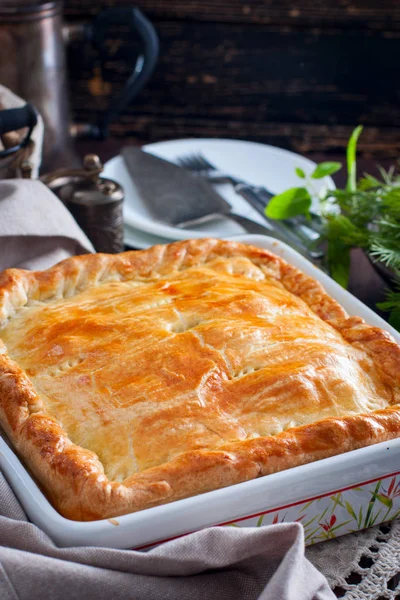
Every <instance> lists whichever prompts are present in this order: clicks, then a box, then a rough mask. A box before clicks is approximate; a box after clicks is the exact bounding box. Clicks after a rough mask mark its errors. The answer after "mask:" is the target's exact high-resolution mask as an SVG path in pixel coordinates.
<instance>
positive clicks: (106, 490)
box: [0, 240, 400, 520]
mask: <svg viewBox="0 0 400 600" xmlns="http://www.w3.org/2000/svg"><path fill="white" fill-rule="evenodd" d="M235 257H237V258H238V260H237V261H236V262H235V264H234V268H235V269H237V273H236V272H235V273H233V276H234V277H235V276H239V277H240V276H241V269H242V267H243V269H245V271H246V273H247V276H250V275H251V276H253V275H252V273H251V272H250V271H251V268H252V267H251V265H254V266H255V267H256V268H257V269H258V270H259V271H257V272H256V273H255V275H254V276H255V277H258V276H259V273H263V274H264V275H265V276H266V277H267V278H268V280H269V281H270V282H272V283H273V284H274V285H276V286H277V287H278V288H279V287H281V288H282V289H284V290H287V291H288V292H290V293H291V294H293V295H294V296H296V297H297V298H300V299H301V300H302V301H304V302H305V303H306V305H308V306H309V307H310V308H311V309H312V311H313V313H315V314H316V315H317V316H318V317H319V318H320V319H322V321H324V322H326V323H328V324H329V325H330V326H331V327H332V328H333V329H334V330H335V331H336V332H339V334H340V336H341V339H342V340H345V341H346V342H348V343H349V344H350V345H351V347H352V348H354V349H356V350H355V351H352V352H357V351H358V350H360V351H361V354H360V357H361V358H360V364H362V365H364V363H365V365H366V367H365V368H366V373H367V374H368V376H369V377H371V381H372V380H373V384H374V386H375V387H374V390H375V391H374V394H375V396H377V394H378V396H379V398H381V396H380V395H379V394H381V395H382V398H386V399H387V397H388V399H387V401H386V400H385V402H386V405H387V408H384V409H383V410H382V409H378V410H374V409H373V408H372V409H371V408H370V407H369V408H368V413H367V414H354V410H351V411H350V414H347V415H345V416H339V417H335V416H330V417H328V418H321V420H317V421H316V422H312V423H307V424H305V425H300V426H295V427H291V425H290V423H289V424H288V425H287V426H286V428H285V429H286V430H285V429H284V430H282V429H280V430H279V431H280V433H277V435H261V436H260V437H253V439H245V437H246V436H244V437H243V436H242V437H240V436H239V437H237V438H236V439H237V440H239V441H229V439H232V435H231V437H230V438H229V436H227V437H225V438H224V437H223V436H221V443H220V444H219V445H218V446H216V445H215V444H214V447H213V448H211V449H208V448H201V447H199V449H194V450H190V449H189V450H188V451H183V452H181V453H175V455H174V456H172V458H171V459H169V460H168V461H167V462H164V463H163V464H157V465H156V466H153V467H150V468H146V469H144V470H142V471H141V472H137V473H135V474H133V475H128V476H127V477H125V478H124V480H123V481H122V482H117V481H110V480H109V479H108V478H107V476H106V475H105V473H104V468H103V464H102V462H100V460H99V458H98V456H97V455H96V454H95V453H94V452H91V451H90V450H85V449H84V448H83V447H81V446H80V445H75V444H73V443H72V441H71V440H70V439H69V438H68V436H67V434H66V432H65V430H64V429H63V427H62V426H61V425H60V423H59V422H58V421H57V419H55V418H53V417H51V416H50V414H48V412H47V411H46V403H45V402H44V401H43V398H42V397H41V395H40V394H38V393H37V391H36V389H35V386H34V384H33V383H32V380H31V378H30V377H29V376H28V374H27V372H26V371H24V369H22V368H21V367H20V366H19V364H18V362H15V361H14V360H12V359H11V357H10V356H9V355H8V353H7V350H6V347H5V345H4V344H3V342H2V341H1V339H0V423H1V424H2V426H3V427H4V429H5V431H6V433H7V434H8V435H9V437H10V439H11V441H12V442H13V444H14V445H15V447H16V449H17V450H18V452H19V453H20V455H21V456H22V457H23V458H24V460H25V461H26V462H27V464H28V466H29V467H30V468H31V469H32V471H33V473H34V474H35V476H36V477H37V478H38V480H39V481H40V482H41V484H42V485H43V487H44V488H45V490H46V493H47V494H48V496H49V498H50V500H51V501H52V502H53V504H54V505H55V506H56V508H57V509H58V510H59V511H60V512H61V513H62V514H63V515H64V516H66V517H68V518H72V519H76V520H91V519H99V518H106V517H112V516H117V515H121V514H125V513H128V512H133V511H136V510H141V509H143V508H147V507H151V506H155V505H157V504H162V503H165V502H171V501H173V500H176V499H179V498H184V497H187V496H191V495H194V494H198V493H201V492H205V491H209V490H213V489H216V488H220V487H224V486H228V485H232V484H234V483H238V482H241V481H246V480H249V479H252V478H254V477H258V476H261V475H266V474H269V473H273V472H276V471H279V470H283V469H287V468H290V467H294V466H296V465H300V464H304V463H307V462H310V461H313V460H319V459H322V458H325V457H328V456H332V455H335V454H339V453H341V452H347V451H349V450H352V449H355V448H359V447H362V446H367V445H370V444H374V443H377V442H380V441H386V440H388V439H392V438H395V437H398V436H399V435H400V406H399V404H398V403H399V401H400V347H399V345H398V344H397V343H396V342H395V340H394V339H393V338H392V336H390V335H389V334H388V333H386V332H384V331H382V330H380V329H379V328H376V327H371V326H369V325H367V324H366V323H365V322H364V321H363V320H362V319H360V318H358V317H348V316H347V314H346V312H345V311H344V309H343V308H342V307H341V306H339V304H338V303H337V302H336V301H335V300H333V299H332V298H331V297H330V296H329V295H328V294H327V293H326V292H325V291H324V289H323V288H322V286H321V285H320V284H319V283H318V282H317V281H315V280H314V279H312V278H311V277H308V276H307V275H305V274H303V273H301V272H300V271H298V270H297V269H296V268H294V267H293V266H291V265H288V264H287V263H286V262H285V261H284V260H282V259H281V258H279V257H277V256H275V255H274V254H272V253H270V252H268V251H266V250H263V249H260V248H255V247H252V246H247V245H243V244H239V243H234V242H225V241H221V240H189V241H185V242H178V243H174V244H170V245H168V246H155V247H153V248H150V249H149V250H145V251H140V252H127V253H123V254H121V255H116V256H108V255H101V254H97V255H85V256H80V257H74V258H71V259H68V260H66V261H63V262H62V263H59V264H58V265H56V266H55V267H53V268H51V269H49V270H47V271H43V272H34V273H31V272H27V271H22V270H17V269H9V270H8V271H5V272H4V273H3V274H1V275H0V337H1V329H2V328H4V330H5V329H6V327H7V323H11V322H12V320H13V318H14V317H15V316H16V315H19V314H20V311H21V310H22V309H24V307H27V306H35V305H36V304H41V305H42V304H45V305H46V306H47V305H48V306H51V305H52V303H54V302H57V301H59V300H62V299H68V298H72V297H73V296H74V294H77V293H78V292H84V291H85V290H89V289H91V288H92V287H93V286H101V285H102V284H106V283H109V282H112V281H139V282H140V281H142V282H146V281H148V280H150V279H151V280H152V281H156V280H157V279H160V280H161V279H163V278H166V277H168V276H170V275H171V274H177V273H178V274H179V273H181V272H185V271H186V270H188V269H190V268H191V267H202V266H204V265H207V264H209V263H211V262H212V261H214V262H213V264H214V265H217V266H216V267H215V268H218V269H225V268H228V267H229V268H232V264H233V263H232V262H229V261H228V262H226V259H232V258H235ZM219 259H221V260H222V262H221V264H219V263H218V260H219ZM239 259H245V260H246V261H247V263H246V264H245V265H242V264H241V262H240V260H239ZM215 261H217V262H215ZM223 261H225V262H223ZM249 265H250V266H249ZM249 269H250V271H249ZM221 272H222V271H221ZM249 273H250V275H249ZM230 275H231V274H230ZM221 277H222V276H221ZM251 293H252V292H251ZM247 302H248V299H247ZM204 339H206V338H204ZM204 339H203V342H204ZM191 340H192V341H191V344H192V346H190V349H191V351H193V348H194V346H193V344H195V343H197V342H196V341H193V339H192V338H191ZM186 344H187V343H186ZM206 347H207V345H206V344H205V345H204V348H206ZM210 347H211V346H210ZM184 348H185V351H187V349H188V348H189V346H187V345H185V346H184ZM204 352H207V350H204ZM209 352H210V353H212V352H213V348H211V350H209ZM357 356H358V355H357ZM368 357H369V358H368ZM370 359H372V361H373V366H371V364H372V363H371V360H370ZM368 361H370V362H368ZM221 369H222V367H221ZM166 371H168V369H166ZM168 373H169V375H168V376H170V377H173V375H174V376H176V373H173V375H171V374H170V373H172V371H171V372H170V371H168ZM226 373H227V372H226ZM226 373H225V374H224V373H222V375H223V377H225V378H227V377H228V375H227V374H226ZM231 375H232V373H230V375H229V376H231ZM172 381H175V380H173V379H171V382H172ZM269 381H270V382H272V384H273V380H272V379H270V380H269ZM178 383H179V382H178ZM272 384H271V385H272ZM218 385H219V383H218V382H211V383H210V390H211V392H210V393H211V394H214V395H215V397H217V396H218V394H220V395H221V392H220V390H219V388H218ZM290 385H292V386H293V385H294V383H293V382H292V383H291V384H290ZM296 385H297V383H296ZM213 386H214V387H213ZM227 386H228V388H227V389H228V391H229V394H231V395H230V396H229V395H227V394H228V392H226V390H225V391H224V395H223V396H221V397H222V398H223V402H227V398H228V399H230V398H231V397H232V394H233V393H234V391H232V390H233V387H232V383H231V382H229V381H228V383H227ZM229 386H230V387H229ZM237 389H242V388H237ZM291 389H292V390H294V391H296V388H295V387H292V388H291ZM376 390H378V391H377V392H376ZM303 391H304V390H302V389H299V393H300V394H301V393H303ZM378 392H379V393H378ZM292 395H293V391H292ZM375 396H374V398H375ZM299 397H300V396H299ZM371 406H372V407H374V406H375V405H374V404H372V405H371ZM376 406H380V405H379V404H377V405H376ZM335 410H336V408H335ZM176 414H177V413H175V416H176ZM243 414H245V413H243ZM246 414H247V413H246ZM337 414H339V415H340V411H339V412H338V413H337ZM194 418H195V415H194ZM246 418H247V417H246ZM148 426H149V427H151V422H150V421H148ZM232 427H233V429H234V428H235V427H236V424H235V425H232ZM235 431H236V430H235ZM218 435H220V434H218ZM226 440H228V441H226Z"/></svg>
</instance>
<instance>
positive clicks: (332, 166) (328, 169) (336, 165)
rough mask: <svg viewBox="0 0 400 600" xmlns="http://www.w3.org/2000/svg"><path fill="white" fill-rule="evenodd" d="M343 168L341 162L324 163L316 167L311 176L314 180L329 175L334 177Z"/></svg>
mask: <svg viewBox="0 0 400 600" xmlns="http://www.w3.org/2000/svg"><path fill="white" fill-rule="evenodd" d="M341 168H342V163H340V162H323V163H320V164H319V165H317V166H316V167H315V170H314V172H313V173H312V174H311V177H312V179H322V178H323V177H327V175H333V173H337V171H340V169H341Z"/></svg>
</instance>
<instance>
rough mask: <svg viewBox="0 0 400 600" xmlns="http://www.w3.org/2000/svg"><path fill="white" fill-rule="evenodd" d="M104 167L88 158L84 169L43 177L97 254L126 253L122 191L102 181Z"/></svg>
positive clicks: (68, 170) (108, 180) (103, 178)
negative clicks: (123, 251) (101, 174)
mask: <svg viewBox="0 0 400 600" xmlns="http://www.w3.org/2000/svg"><path fill="white" fill-rule="evenodd" d="M102 170H103V165H102V164H101V161H100V159H99V157H98V156H96V155H95V154H87V155H86V156H85V158H84V159H83V168H81V169H58V170H57V171H53V172H52V173H46V175H43V176H42V177H41V181H42V182H43V183H45V184H46V185H47V186H48V187H49V188H50V189H51V190H52V191H53V192H54V193H55V194H56V195H57V196H58V197H59V198H60V200H61V201H62V202H63V203H64V204H65V206H66V207H67V208H68V210H69V211H70V212H71V213H72V216H73V217H74V218H75V220H76V222H77V223H78V225H79V226H80V227H81V228H82V229H83V231H84V232H85V233H86V235H87V236H88V238H89V239H90V241H91V242H92V244H93V246H94V247H95V249H96V251H97V252H107V253H116V252H121V251H122V250H123V249H124V241H123V237H124V224H123V214H122V204H123V200H124V190H123V188H122V187H121V186H120V185H119V183H117V182H116V181H113V180H112V179H106V178H105V177H100V173H101V172H102Z"/></svg>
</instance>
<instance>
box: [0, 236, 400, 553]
mask: <svg viewBox="0 0 400 600" xmlns="http://www.w3.org/2000/svg"><path fill="white" fill-rule="evenodd" d="M235 239H239V240H240V241H242V242H245V243H251V244H254V245H257V246H260V247H262V248H267V249H268V250H271V251H273V252H275V253H276V254H279V255H280V256H282V257H283V258H285V259H286V260H287V261H288V262H290V263H291V264H293V265H295V266H297V267H298V268H300V269H301V270H302V271H304V272H306V273H308V274H310V275H311V276H312V277H314V278H316V279H318V280H319V281H320V282H321V283H322V284H323V285H324V287H325V288H326V290H327V291H328V292H329V293H330V294H331V295H332V296H333V297H335V298H336V299H337V300H338V301H339V302H340V303H341V304H342V306H344V307H345V308H346V310H347V311H348V312H349V313H350V314H355V315H359V316H361V317H363V318H365V319H366V320H367V321H368V322H369V323H371V324H373V325H376V326H378V327H382V328H384V329H386V330H387V331H390V332H391V333H392V334H393V335H394V337H395V338H396V339H397V340H399V341H400V335H399V333H398V332H396V331H395V330H394V329H393V328H391V327H390V326H389V325H388V324H387V323H386V322H385V321H383V320H382V319H381V318H380V317H379V316H378V315H376V314H375V313H374V312H373V311H371V310H370V309H369V308H367V307H366V306H365V305H364V304H363V303H362V302H360V301H359V300H357V299H356V298H354V297H353V296H352V295H351V294H349V293H348V292H346V291H345V290H343V289H342V288H341V287H340V286H339V285H338V284H337V283H335V282H334V281H333V280H332V279H331V278H330V277H328V276H327V275H326V274H325V273H323V272H322V271H321V270H320V269H318V268H316V267H315V266H314V265H312V264H311V263H310V262H309V261H307V260H306V259H305V258H303V257H302V256H301V255H300V254H298V253H297V252H295V251H294V250H292V249H291V248H289V247H288V246H287V245H285V244H283V243H281V242H278V241H276V240H274V239H272V238H268V237H265V236H254V235H247V236H241V237H240V238H235ZM0 469H1V470H2V471H3V473H4V474H5V476H6V478H7V480H8V481H9V483H10V485H11V486H12V488H13V490H14V492H15V494H16V495H17V497H18V498H19V500H20V502H21V504H22V505H23V507H24V509H25V511H26V513H27V514H28V516H29V518H30V519H31V521H32V522H33V523H35V524H37V525H38V526H39V527H40V528H41V529H43V531H45V532H46V533H47V534H48V535H49V536H50V537H52V538H53V539H54V541H55V542H56V543H57V544H59V545H60V546H72V545H73V546H76V545H96V546H109V547H115V548H145V547H149V546H151V545H153V544H156V543H159V542H161V541H165V540H168V539H171V538H174V537H177V536H181V535H184V534H186V533H189V532H191V531H195V530H198V529H202V528H204V527H208V526H211V525H236V526H264V525H267V524H269V523H273V522H282V521H289V520H290V521H296V520H297V521H300V522H301V523H302V524H303V526H304V529H305V537H306V543H315V542H319V541H322V540H324V539H329V538H332V537H335V536H338V535H342V534H344V533H348V532H349V531H355V530H358V529H363V528H365V527H368V526H370V525H372V524H377V523H380V522H383V521H387V520H390V519H393V518H395V517H396V516H398V515H399V514H400V438H399V439H397V440H393V441H390V442H385V443H381V444H377V445H375V446H370V447H368V448H362V449H360V450H355V451H353V452H348V453H346V454H342V455H339V456H335V457H332V458H328V459H324V460H321V461H318V462H314V463H311V464H308V465H303V466H300V467H296V468H293V469H289V470H287V471H283V472H281V473H276V474H273V475H268V476H266V477H262V478H259V479H255V480H253V481H247V482H245V483H241V484H238V485H234V486H230V487H228V488H224V489H221V490H215V491H213V492H209V493H207V494H201V495H198V496H195V497H193V498H187V499H185V500H180V501H177V502H173V503H171V504H167V505H165V506H159V507H155V508H151V509H148V510H143V511H140V512H137V513H133V514H129V515H124V516H122V517H117V518H116V519H104V520H101V521H94V522H88V523H81V522H76V521H71V520H68V519H64V518H63V517H62V516H60V515H59V514H58V513H57V512H56V511H55V510H54V508H53V507H52V506H51V505H50V504H49V502H48V501H47V499H46V497H45V496H44V495H43V493H42V492H41V491H40V489H39V487H38V486H37V485H36V483H35V481H34V480H33V478H32V477H31V476H30V475H29V473H28V472H27V470H26V469H25V467H24V466H23V465H22V463H21V462H20V460H19V459H18V458H17V456H16V455H15V453H14V452H13V451H12V450H11V449H10V447H9V446H8V445H7V443H6V442H5V440H4V439H2V438H1V437H0Z"/></svg>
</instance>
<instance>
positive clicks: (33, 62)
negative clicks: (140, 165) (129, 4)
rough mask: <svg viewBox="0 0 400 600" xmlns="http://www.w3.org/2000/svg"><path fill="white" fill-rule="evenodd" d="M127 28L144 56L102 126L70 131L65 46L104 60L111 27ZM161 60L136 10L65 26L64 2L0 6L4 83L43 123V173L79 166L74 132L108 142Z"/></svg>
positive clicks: (16, 1)
mask: <svg viewBox="0 0 400 600" xmlns="http://www.w3.org/2000/svg"><path fill="white" fill-rule="evenodd" d="M119 25H121V26H123V27H126V26H127V25H128V26H130V27H131V29H132V34H133V35H137V36H139V38H140V41H141V47H142V50H141V53H140V55H139V56H138V57H137V59H136V63H135V66H134V70H133V72H132V75H131V76H130V77H129V79H128V81H127V82H126V84H125V87H124V88H123V90H122V91H121V92H120V93H119V94H118V95H117V96H116V97H114V98H112V99H111V102H110V105H109V108H108V110H107V111H106V113H105V114H103V115H102V118H101V119H100V122H98V123H89V124H80V125H79V126H76V127H74V128H71V126H70V120H69V103H68V86H67V73H66V61H65V44H66V43H67V42H68V40H71V39H73V40H74V41H77V40H81V41H82V42H90V43H91V44H93V46H94V47H95V48H96V49H97V50H98V51H99V54H100V57H101V58H102V57H104V54H105V52H104V42H105V40H106V37H107V31H108V30H109V28H110V27H115V26H119ZM157 58H158V38H157V34H156V32H155V30H154V28H153V26H152V25H151V23H150V22H149V21H148V20H147V19H146V17H145V16H144V15H143V13H142V12H141V11H140V10H139V9H137V8H115V9H108V10H105V11H103V12H100V13H99V15H98V16H97V17H96V18H95V19H94V21H93V22H92V23H91V24H89V25H87V24H78V25H77V24H74V25H73V26H71V27H68V26H65V25H63V21H62V1H61V0H51V1H45V0H0V83H1V84H3V85H5V86H6V87H7V88H9V89H11V90H12V91H13V92H14V93H16V94H17V95H18V96H20V97H21V98H23V99H24V100H26V101H27V102H30V103H31V104H33V105H34V106H35V107H36V108H37V110H38V111H39V112H40V114H41V115H42V117H43V121H44V126H45V133H44V147H43V160H42V172H46V171H50V170H53V169H57V168H60V167H68V166H73V165H74V164H76V157H75V154H74V150H73V142H72V138H71V131H72V130H73V129H74V130H75V131H81V132H82V131H83V132H84V133H85V137H92V138H93V139H104V138H105V137H106V136H107V131H108V127H109V125H110V123H111V122H112V121H114V120H115V119H116V118H117V117H118V115H119V114H120V113H121V111H122V110H124V108H125V107H126V106H127V105H128V104H129V103H130V102H131V101H132V100H133V98H134V97H135V96H136V95H137V93H138V92H139V91H140V90H141V89H142V88H143V86H144V85H145V84H146V83H147V81H148V79H149V77H150V76H151V74H152V72H153V70H154V67H155V64H156V62H157Z"/></svg>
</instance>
